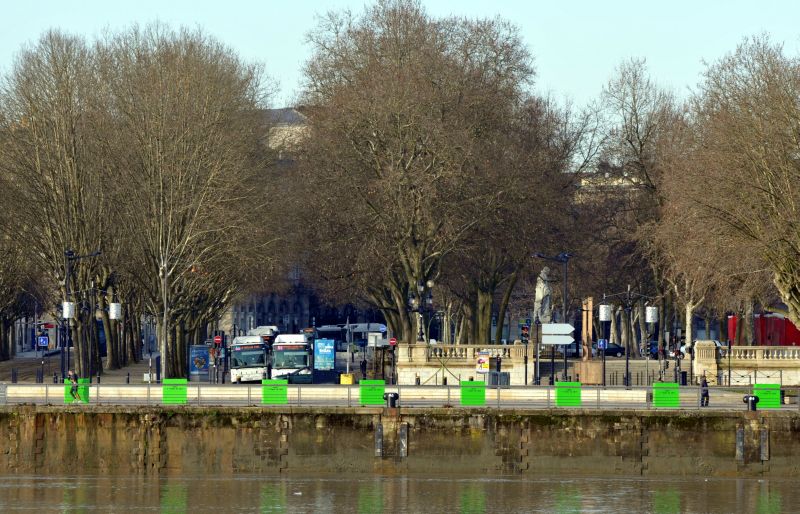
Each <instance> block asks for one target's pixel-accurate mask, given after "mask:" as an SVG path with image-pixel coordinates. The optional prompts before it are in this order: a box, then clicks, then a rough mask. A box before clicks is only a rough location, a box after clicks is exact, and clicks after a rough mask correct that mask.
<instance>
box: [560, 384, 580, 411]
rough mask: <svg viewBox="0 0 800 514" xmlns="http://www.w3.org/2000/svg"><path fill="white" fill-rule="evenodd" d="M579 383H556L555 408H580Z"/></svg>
mask: <svg viewBox="0 0 800 514" xmlns="http://www.w3.org/2000/svg"><path fill="white" fill-rule="evenodd" d="M580 406H581V383H580V382H556V407H580Z"/></svg>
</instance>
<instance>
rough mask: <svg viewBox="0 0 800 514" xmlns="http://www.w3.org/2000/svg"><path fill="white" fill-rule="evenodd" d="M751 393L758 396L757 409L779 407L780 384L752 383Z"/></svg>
mask: <svg viewBox="0 0 800 514" xmlns="http://www.w3.org/2000/svg"><path fill="white" fill-rule="evenodd" d="M753 394H754V395H756V396H758V404H757V405H758V408H759V409H780V408H781V385H780V384H754V385H753Z"/></svg>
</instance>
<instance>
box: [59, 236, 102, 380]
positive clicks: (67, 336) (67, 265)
mask: <svg viewBox="0 0 800 514" xmlns="http://www.w3.org/2000/svg"><path fill="white" fill-rule="evenodd" d="M98 255H100V250H97V251H95V252H92V253H89V254H86V255H76V254H75V251H74V250H66V251H65V252H64V297H65V298H64V303H63V307H62V318H63V319H64V331H65V333H64V346H65V347H66V354H67V355H66V370H65V369H64V359H63V358H62V360H61V381H62V382H63V381H64V379H65V378H66V376H67V374H66V372H67V371H69V348H70V346H71V345H72V331H71V330H70V327H69V321H67V320H71V319H73V318H74V317H75V302H70V301H69V296H70V292H69V280H70V277H71V276H72V262H73V261H79V260H81V259H87V258H89V257H97V256H98ZM62 355H63V353H62Z"/></svg>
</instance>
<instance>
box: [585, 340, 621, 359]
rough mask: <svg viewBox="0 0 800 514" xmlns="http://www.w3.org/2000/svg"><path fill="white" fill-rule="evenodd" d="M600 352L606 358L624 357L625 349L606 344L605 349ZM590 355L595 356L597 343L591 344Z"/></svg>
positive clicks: (616, 345)
mask: <svg viewBox="0 0 800 514" xmlns="http://www.w3.org/2000/svg"><path fill="white" fill-rule="evenodd" d="M601 351H602V352H603V353H604V354H605V355H606V357H622V356H623V355H625V347H623V346H620V345H618V344H614V343H608V345H607V346H606V347H605V349H603V350H601ZM592 353H593V354H597V343H592Z"/></svg>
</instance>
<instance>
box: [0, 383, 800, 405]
mask: <svg viewBox="0 0 800 514" xmlns="http://www.w3.org/2000/svg"><path fill="white" fill-rule="evenodd" d="M708 390H709V398H708V406H702V405H701V403H702V401H701V400H702V396H703V395H702V392H703V389H702V388H700V387H697V386H684V387H681V386H679V385H678V384H675V383H656V384H653V386H651V387H644V386H643V387H636V386H631V387H627V388H626V387H615V386H608V387H601V386H588V385H582V384H580V383H578V382H556V385H555V386H554V387H551V386H527V387H526V386H510V387H509V386H501V387H499V388H498V387H491V386H487V385H486V384H485V383H484V382H475V381H462V382H461V383H460V384H459V385H448V386H415V385H401V386H397V385H386V384H384V382H383V381H382V380H364V381H362V382H361V383H360V384H355V385H332V384H331V385H323V384H303V385H299V384H288V383H287V382H286V381H285V380H264V381H263V382H262V384H252V385H209V384H194V383H187V382H186V380H182V379H175V380H172V381H170V383H166V381H165V383H164V384H163V385H162V384H140V385H112V384H108V385H106V384H86V383H81V384H80V385H79V387H78V394H77V398H75V397H73V395H72V394H71V391H70V385H69V384H3V385H0V405H21V404H35V405H79V406H83V405H123V406H124V405H132V406H133V405H136V406H141V405H150V406H157V405H166V406H181V405H190V406H249V407H254V406H261V407H270V406H276V407H277V406H286V405H295V406H309V407H311V406H342V407H360V406H387V405H388V406H397V407H452V408H476V407H478V408H479V407H485V408H506V409H512V408H513V409H558V408H581V409H594V410H602V409H637V410H638V409H725V410H730V409H736V410H744V409H746V408H748V405H747V400H746V397H747V396H757V397H758V398H759V400H758V402H759V403H758V404H756V408H757V409H758V410H762V409H784V410H785V409H794V410H797V411H800V403H798V401H797V400H798V394H800V389H799V388H781V387H780V385H779V384H756V385H753V386H752V387H709V388H708ZM394 394H396V395H397V396H396V397H394V398H392V399H391V400H392V401H391V405H390V404H389V396H390V395H394Z"/></svg>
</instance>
